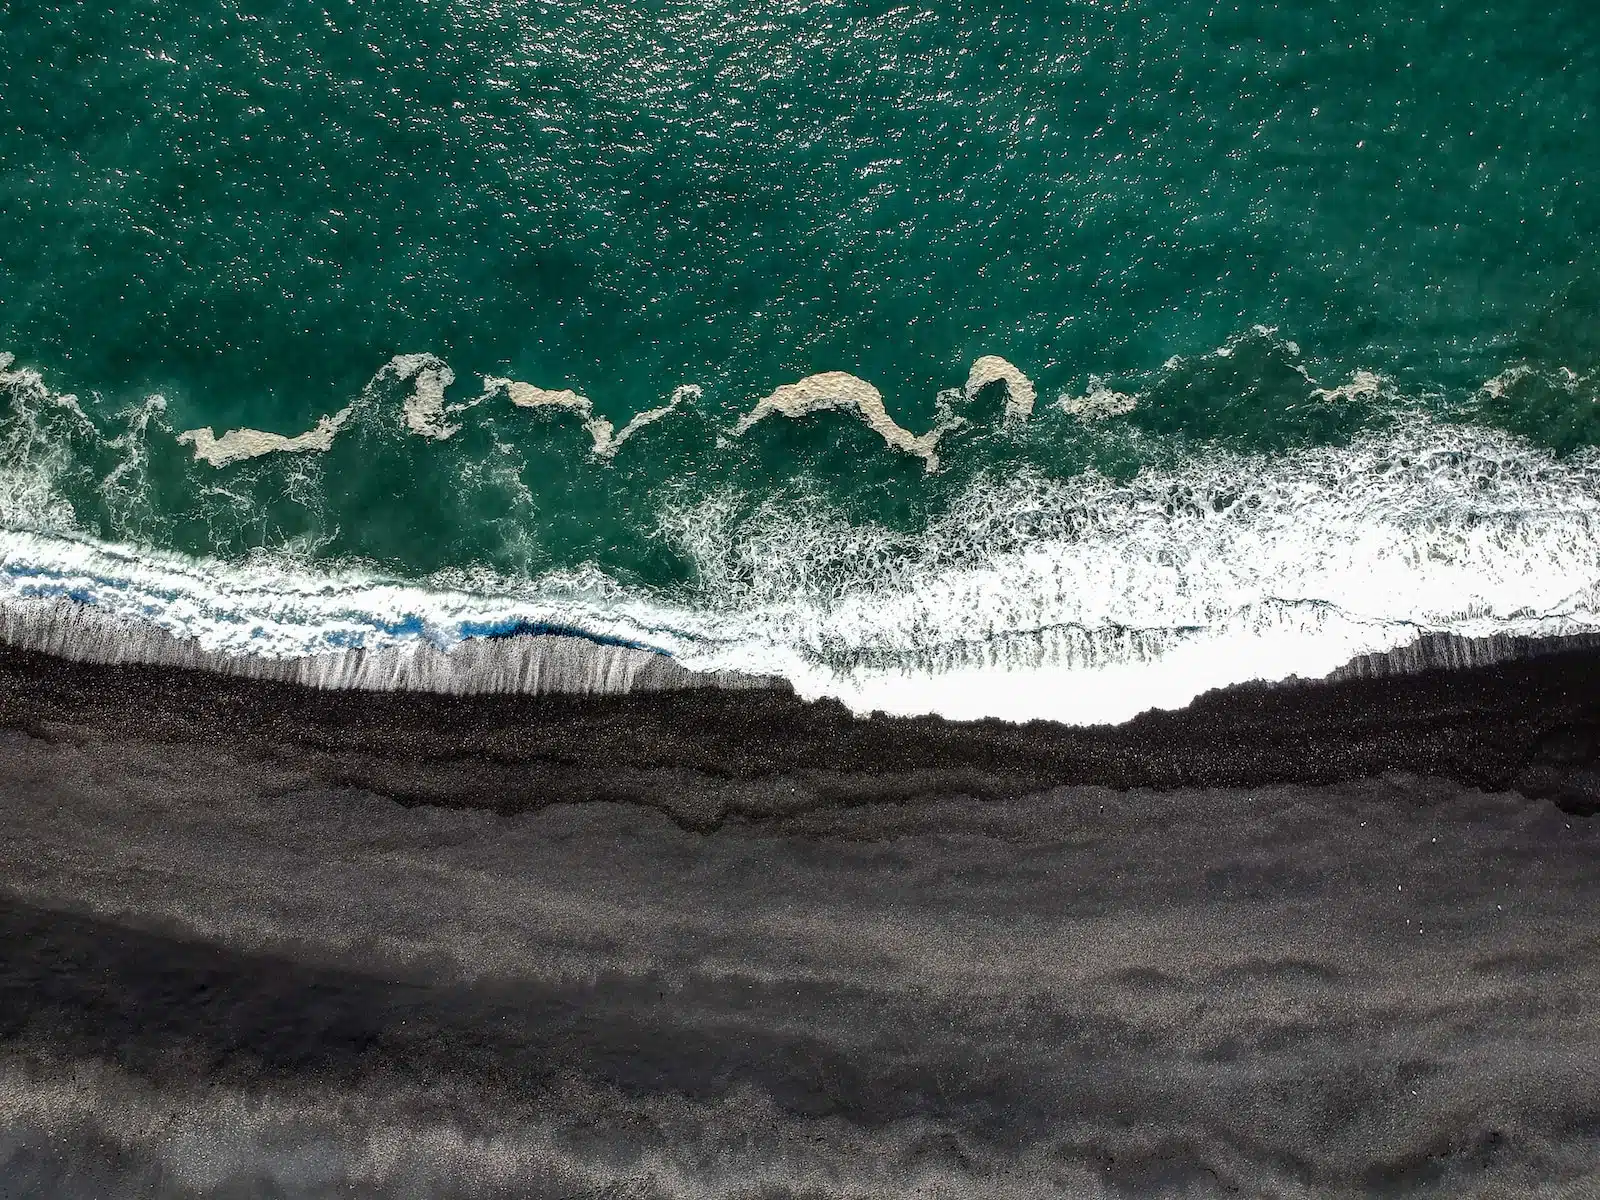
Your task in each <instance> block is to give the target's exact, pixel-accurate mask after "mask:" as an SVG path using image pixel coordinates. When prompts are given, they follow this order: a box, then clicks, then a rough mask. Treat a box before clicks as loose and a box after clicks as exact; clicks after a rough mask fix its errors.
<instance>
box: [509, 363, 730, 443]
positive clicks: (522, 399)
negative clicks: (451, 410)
mask: <svg viewBox="0 0 1600 1200" xmlns="http://www.w3.org/2000/svg"><path fill="white" fill-rule="evenodd" d="M500 392H504V393H505V394H506V397H507V398H508V399H509V400H510V401H511V403H512V404H514V405H516V406H517V407H518V408H531V409H551V410H555V411H559V412H569V413H572V414H573V415H575V416H576V417H578V419H579V420H580V421H581V422H582V424H583V427H584V429H585V430H587V431H588V433H589V436H590V438H591V439H593V441H594V450H593V453H594V455H595V457H596V458H611V457H612V456H613V455H615V454H616V452H617V450H618V449H619V448H620V447H621V446H622V444H623V443H624V442H626V441H627V440H628V439H629V438H631V437H632V436H633V435H634V434H635V433H637V432H638V431H639V430H641V429H643V428H644V427H645V426H647V425H651V424H653V423H654V422H656V421H659V420H660V419H661V418H662V417H665V416H667V415H668V414H669V413H672V412H674V411H675V410H676V409H677V407H678V406H679V405H680V404H682V403H683V402H684V401H685V400H694V399H698V398H699V397H700V395H701V390H700V387H699V385H698V384H693V383H686V384H682V385H680V386H678V387H676V388H674V389H673V391H672V397H671V399H669V400H668V401H667V403H665V404H663V405H661V406H660V407H659V408H651V409H646V410H645V411H643V412H639V413H635V414H634V415H633V417H632V418H631V419H630V420H629V421H628V423H627V424H626V425H624V426H623V427H622V429H621V430H620V431H619V430H617V429H616V427H615V426H614V425H612V423H611V421H610V419H609V418H607V417H600V416H596V415H595V411H594V404H593V403H592V402H591V401H590V400H589V398H588V397H587V396H582V395H579V394H578V393H577V392H574V391H572V390H570V389H568V388H562V389H559V390H557V389H551V388H541V387H535V386H534V385H533V384H531V383H519V382H518V381H517V380H515V379H505V378H501V377H500V376H496V375H485V376H484V377H483V395H482V396H480V397H479V399H480V400H486V399H488V398H490V397H491V396H495V395H497V394H499V393H500Z"/></svg>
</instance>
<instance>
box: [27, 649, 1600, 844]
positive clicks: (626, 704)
mask: <svg viewBox="0 0 1600 1200" xmlns="http://www.w3.org/2000/svg"><path fill="white" fill-rule="evenodd" d="M1530 650H1531V651H1535V652H1534V653H1530ZM1513 651H1516V652H1518V653H1520V655H1521V656H1520V657H1514V658H1505V657H1500V658H1499V660H1498V661H1496V660H1495V659H1496V657H1497V656H1503V655H1504V654H1506V653H1509V652H1513ZM1443 652H1452V651H1451V648H1450V647H1448V646H1446V647H1445V650H1444V651H1439V650H1438V648H1437V647H1436V648H1435V650H1434V653H1436V654H1437V653H1443ZM1453 652H1454V653H1457V654H1458V657H1459V654H1460V652H1461V651H1460V647H1456V648H1455V650H1454V651H1453ZM1481 654H1482V657H1485V658H1488V659H1489V661H1486V662H1479V663H1478V664H1477V665H1468V666H1458V667H1448V668H1442V667H1427V668H1426V669H1423V670H1420V671H1405V670H1384V669H1379V668H1374V666H1373V664H1372V663H1371V662H1367V663H1364V664H1360V669H1359V670H1357V669H1349V670H1346V671H1345V672H1343V673H1342V677H1338V675H1339V674H1340V673H1336V676H1335V677H1330V678H1329V679H1327V680H1319V681H1305V680H1287V681H1281V682H1274V683H1252V684H1244V685H1238V686H1235V687H1230V688H1226V689H1221V690H1218V691H1214V692H1209V693H1206V694H1204V695H1202V696H1200V697H1198V698H1197V699H1196V700H1194V701H1193V702H1192V703H1191V704H1189V705H1188V706H1186V707H1185V708H1182V709H1177V710H1170V711H1169V710H1151V711H1149V712H1146V713H1144V714H1142V715H1140V716H1138V717H1136V718H1134V719H1133V720H1130V721H1127V722H1124V723H1122V724H1120V725H1105V726H1069V725H1060V724H1055V723H1051V722H1044V721H1033V722H1028V723H1025V724H1012V723H1009V722H1005V721H1001V720H998V719H993V718H991V719H986V720H981V721H970V722H959V721H950V720H946V719H944V718H941V717H936V716H926V717H891V716H885V715H883V714H874V715H872V716H868V717H858V716H854V715H852V714H851V713H849V712H848V711H847V710H846V709H845V707H844V706H843V705H842V704H840V703H838V702H836V701H832V700H827V699H824V700H817V701H806V700H802V699H800V698H798V697H797V696H795V695H794V693H793V692H792V691H791V690H790V689H788V688H787V686H778V687H754V688H741V689H737V690H729V689H722V688H717V687H707V688H690V689H670V688H669V689H663V690H653V691H648V692H634V693H627V694H620V695H587V696H586V695H562V694H555V695H548V694H547V695H529V694H501V695H483V694H469V695H450V694H441V693H436V692H423V691H375V690H346V689H319V688H314V687H308V686H304V685H301V684H294V683H284V682H277V681H270V680H261V679H250V678H243V677H239V676H232V675H221V674H216V673H212V672H207V671H198V670H192V669H187V668H184V667H171V666H152V665H142V664H90V663H80V662H73V661H70V660H67V659H63V658H58V657H54V656H51V655H47V654H43V653H39V652H36V651H29V650H19V649H16V648H13V647H5V646H0V728H11V729H19V730H24V731H27V732H29V733H30V734H31V735H33V736H36V737H43V738H46V739H50V740H56V739H65V740H69V741H117V740H125V741H126V740H133V741H140V742H148V743H194V744H204V745H209V746H210V747H212V748H214V749H218V750H228V751H229V752H239V753H242V754H244V755H246V756H247V757H251V758H256V759H268V760H282V761H295V762H297V763H298V764H299V765H300V766H301V767H303V768H304V769H305V770H307V771H310V772H311V773H312V774H313V775H314V776H315V777H317V778H319V779H322V780H324V781H327V782H329V783H339V784H347V785H353V786H362V787H369V788H372V789H373V790H376V791H378V792H380V793H382V794H384V795H387V796H390V797H393V798H395V799H398V800H401V801H403V802H407V803H426V804H440V805H448V806H453V807H468V808H490V809H494V810H496V811H499V812H502V813H510V812H520V811H525V810H527V809H530V808H537V807H541V806H543V805H546V804H549V803H554V802H556V801H558V800H618V801H624V802H628V803H637V804H643V805H646V806H648V807H653V808H659V809H661V810H662V811H664V812H666V813H668V814H669V815H670V816H672V818H673V819H674V820H676V821H679V822H680V823H683V824H684V825H686V826H688V827H691V828H700V829H705V828H712V827H715V826H716V825H717V824H719V823H721V822H722V821H724V820H727V819H729V818H741V817H742V818H749V819H760V818H763V817H770V816H777V815H783V814H789V813H794V812H799V811H804V810H807V809H813V808H818V807H837V806H841V805H850V804H858V803H866V802H872V801H877V800H886V799H899V800H905V799H912V798H915V797H918V796H922V795H929V794H967V795H973V796H976V797H1010V796H1016V795H1020V794H1023V793H1026V792H1032V791H1040V790H1045V789H1048V788H1051V787H1059V786H1077V785H1089V786H1103V787H1109V788H1114V789H1119V790H1125V789H1129V788H1156V789H1170V788H1176V787H1253V786H1265V785H1274V784H1311V785H1320V784H1331V783H1337V782H1341V781H1346V780H1352V779H1359V778H1369V777H1374V776H1379V775H1383V774H1386V773H1391V772H1403V773H1409V774H1416V775H1428V776H1434V777H1438V778H1442V779H1449V780H1452V781H1454V782H1457V783H1460V784H1463V785H1467V786H1472V787H1481V788H1485V789H1488V790H1501V789H1505V788H1511V787H1515V788H1517V789H1519V790H1522V791H1524V792H1525V793H1526V794H1528V795H1530V796H1532V797H1535V798H1548V799H1551V800H1553V801H1555V802H1556V803H1557V804H1558V805H1559V806H1561V807H1562V808H1563V809H1564V810H1566V811H1568V812H1572V813H1575V814H1583V815H1587V814H1592V813H1595V812H1600V770H1597V767H1600V648H1597V647H1596V646H1594V645H1592V644H1589V639H1580V640H1575V641H1573V642H1571V643H1566V644H1562V643H1548V642H1546V643H1537V644H1534V645H1532V646H1531V647H1530V646H1528V645H1526V644H1525V645H1522V646H1521V647H1518V646H1517V645H1516V644H1515V643H1512V642H1509V641H1507V642H1505V643H1501V644H1499V645H1498V646H1488V647H1485V648H1483V649H1482V651H1481ZM1415 660H1416V661H1423V659H1422V656H1421V655H1416V656H1415ZM777 775H783V776H785V777H786V778H788V779H789V780H790V783H791V786H789V787H787V788H786V789H784V790H782V791H781V792H779V793H773V792H772V791H771V790H770V789H767V788H765V787H764V786H763V781H764V780H766V779H768V778H769V777H773V776H777Z"/></svg>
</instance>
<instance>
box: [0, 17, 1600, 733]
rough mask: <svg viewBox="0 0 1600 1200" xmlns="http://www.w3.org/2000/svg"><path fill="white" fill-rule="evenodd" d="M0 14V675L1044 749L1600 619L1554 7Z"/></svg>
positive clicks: (1583, 159) (1576, 72)
mask: <svg viewBox="0 0 1600 1200" xmlns="http://www.w3.org/2000/svg"><path fill="white" fill-rule="evenodd" d="M0 24H3V34H4V45H5V53H4V55H0V97H4V100H3V102H0V115H3V120H0V164H3V166H0V362H3V372H0V405H3V407H0V527H3V528H0V606H3V607H4V609H5V611H6V613H7V619H8V620H9V621H11V622H12V625H13V626H14V627H15V628H17V629H32V630H33V631H34V632H33V634H32V635H31V636H33V637H35V639H36V640H37V639H40V638H44V639H47V638H48V637H49V636H50V635H49V634H48V632H47V630H48V628H53V627H55V626H57V625H59V624H60V622H61V620H63V617H62V612H63V611H64V609H63V605H66V606H67V607H69V608H72V609H73V610H74V611H76V610H77V609H78V608H79V607H82V606H87V609H88V610H89V611H90V613H91V615H92V616H94V617H95V618H100V617H103V618H105V619H106V620H109V621H111V622H113V624H114V626H115V628H117V629H118V630H120V631H121V632H120V633H119V634H118V637H119V638H120V640H122V641H123V642H125V643H126V645H125V646H124V648H123V650H122V651H121V652H120V653H122V654H124V655H125V656H131V657H139V656H140V655H141V654H142V653H143V651H141V650H140V649H139V646H140V644H141V643H142V642H143V641H148V640H149V639H150V638H151V637H153V636H162V637H172V638H176V639H179V640H180V641H183V642H186V643H188V642H192V643H193V644H194V645H195V646H196V647H197V648H198V649H199V650H202V651H204V652H205V653H207V654H211V655H222V656H227V657H232V658H238V659H240V660H242V661H255V660H281V659H301V658H307V657H310V658H318V657H323V658H326V657H328V656H337V655H340V654H345V655H347V654H349V653H350V652H351V651H357V650H360V651H365V652H367V653H369V654H371V653H388V654H390V655H396V654H398V655H400V656H401V657H402V658H403V657H405V656H406V655H409V654H412V653H413V652H415V653H417V654H433V655H435V657H437V655H438V654H439V653H440V652H442V653H444V654H449V653H452V652H453V651H454V650H456V649H457V648H459V647H461V646H462V645H463V643H472V642H481V641H483V639H491V641H492V642H494V643H495V644H497V645H498V644H509V643H508V639H507V638H506V636H505V635H508V634H515V633H528V632H534V633H539V632H557V633H563V634H567V635H570V636H573V637H576V638H579V639H586V640H589V641H591V642H592V643H594V644H595V645H596V646H600V647H610V646H618V645H622V646H626V647H629V648H633V649H637V650H641V651H645V652H649V653H653V654H656V655H662V656H670V658H671V659H672V660H673V661H674V664H675V665H677V666H682V667H684V668H687V669H688V670H690V671H715V672H725V673H727V672H732V673H738V674H742V675H747V676H757V677H761V678H774V677H775V678H779V679H783V680H787V681H788V682H789V683H790V684H792V686H793V687H794V688H795V689H796V690H797V691H798V692H799V693H800V694H801V695H803V696H806V697H812V698H815V697H825V696H826V697H834V698H837V699H839V700H842V701H843V702H844V703H845V704H846V705H848V706H849V707H850V708H851V709H853V710H855V711H858V712H870V711H873V710H883V711H886V712H891V713H902V714H917V713H928V712H934V713H940V714H943V715H946V716H950V717H962V718H967V717H982V716H998V717H1002V718H1006V719H1012V720H1025V719H1031V718H1039V717H1043V718H1051V719H1055V720H1059V721H1066V722H1076V723H1083V722H1093V721H1106V720H1111V721H1118V720H1124V719H1127V718H1128V717H1131V716H1133V715H1134V714H1136V713H1138V712H1140V711H1143V710H1145V709H1147V708H1150V707H1152V706H1155V707H1178V706H1181V705H1183V704H1185V703H1187V702H1188V701H1189V700H1190V699H1192V698H1193V697H1194V696H1195V695H1197V694H1199V693H1200V692H1203V691H1205V690H1207V689H1208V688H1212V687H1217V686H1223V685H1227V684H1233V683H1238V682H1241V681H1244V680H1248V679H1255V678H1284V677H1287V676H1291V675H1300V676H1307V677H1319V676H1322V675H1325V674H1327V673H1328V672H1330V671H1332V670H1334V669H1335V668H1337V667H1339V666H1341V665H1342V664H1344V663H1345V662H1347V661H1349V660H1350V659H1351V658H1353V657H1356V656H1358V655H1362V654H1370V653H1375V652H1382V651H1386V650H1390V649H1393V648H1395V647H1398V646H1403V645H1405V644H1407V643H1409V642H1411V641H1414V640H1415V639H1416V638H1417V637H1418V636H1420V635H1423V634H1439V633H1445V634H1456V635H1461V636H1464V637H1474V638H1476V637H1486V636H1492V635H1495V634H1506V635H1516V636H1550V635H1563V634H1571V633H1577V632H1585V631H1592V630H1595V629H1597V628H1600V540H1597V538H1596V526H1595V521H1596V516H1597V513H1600V452H1597V450H1596V448H1595V447H1596V444H1597V443H1600V196H1597V195H1596V192H1597V191H1600V21H1597V19H1596V14H1595V11H1594V10H1593V8H1592V6H1591V5H1589V4H1588V3H1576V2H1572V0H1568V2H1563V0H1557V2H1556V3H1551V4H1544V5H1536V6H1526V5H1501V6H1494V7H1492V8H1491V9H1489V10H1483V9H1482V6H1475V5H1469V4H1465V3H1456V2H1454V0H1385V2H1382V3H1373V4H1366V5H1360V6H1349V5H1345V6H1331V5H1275V4H1265V3H1247V4H1240V5H1216V4H1212V3H1209V2H1200V0H1169V2H1167V3H1161V4H1156V3H1150V2H1138V0H1119V2H1105V3H1065V2H1062V3H1051V4H1033V5H1005V4H984V3H971V2H963V3H956V4H949V5H942V6H938V7H918V6H914V5H907V6H900V7H885V6H872V5H866V4H860V3H832V4H822V3H766V2H763V3H757V4H725V3H721V2H717V0H694V2H681V3H678V2H674V3H646V4H609V3H561V2H549V3H537V4H534V3H528V4H482V3H476V2H474V3H461V2H456V3H448V4H447V3H418V2H409V3H406V4H389V3H380V4H373V5H364V6H359V7H358V6H351V5H343V4H266V3H255V2H254V0H247V2H244V3H224V4H219V5H216V6H208V7H205V8H204V9H203V10H197V11H190V10H185V11H182V12H180V11H179V10H177V9H176V8H174V7H172V6H171V5H170V4H166V3H162V2H155V0H153V2H150V3H143V4H138V5H127V6H120V5H119V6H111V7H104V6H102V7H98V8H96V7H86V6H81V5H68V4H42V5H32V4H30V5H24V6H21V7H17V6H13V7H11V8H9V9H8V10H7V11H6V13H5V14H4V15H3V16H0ZM80 615H81V614H80ZM18 636H22V635H20V634H19V635H18ZM23 640H26V638H24V639H23ZM486 645H487V644H486ZM493 650H494V647H493V646H487V650H485V648H484V647H480V648H479V652H478V657H477V659H475V661H486V660H487V659H490V658H492V657H493ZM413 674H414V677H415V678H414V680H413V681H414V682H417V683H418V685H419V686H428V681H427V672H426V671H422V672H414V673H413ZM452 678H456V679H457V682H456V683H455V684H452V685H451V686H464V687H469V688H470V687H481V688H512V689H515V688H516V687H519V686H524V685H526V683H527V681H526V679H524V680H523V683H522V684H518V683H517V682H516V681H515V680H512V681H510V682H507V679H506V677H505V676H504V673H502V674H500V675H495V676H493V677H492V678H491V677H490V676H484V677H482V678H478V677H473V678H474V679H476V682H473V680H472V679H468V680H467V682H465V683H462V682H461V679H462V678H465V677H464V676H462V674H461V672H459V671H458V672H456V675H455V676H453V677H452ZM594 686H600V685H598V684H596V685H594ZM608 686H609V685H608Z"/></svg>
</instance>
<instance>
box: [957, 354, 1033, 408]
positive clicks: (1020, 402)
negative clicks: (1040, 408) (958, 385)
mask: <svg viewBox="0 0 1600 1200" xmlns="http://www.w3.org/2000/svg"><path fill="white" fill-rule="evenodd" d="M996 383H999V384H1002V385H1004V387H1005V390H1006V413H1005V419H1006V421H1007V422H1012V423H1020V422H1023V421H1026V420H1027V419H1028V418H1029V417H1030V416H1032V415H1033V404H1034V400H1035V399H1036V397H1037V393H1036V392H1035V390H1034V386H1033V380H1031V379H1029V378H1028V377H1027V376H1026V375H1024V374H1023V373H1022V372H1021V371H1020V370H1019V369H1018V368H1017V367H1015V366H1014V365H1012V364H1011V363H1009V362H1007V361H1006V360H1005V359H1003V358H1001V357H999V356H998V355H995V354H985V355H983V356H982V357H981V358H979V359H977V360H976V361H974V362H973V364H972V370H971V371H970V372H968V374H967V387H966V393H965V394H966V399H967V400H968V401H969V402H970V401H971V400H972V399H973V398H974V397H975V396H977V394H978V393H979V392H981V391H982V390H983V389H984V388H986V387H989V386H990V385H991V384H996Z"/></svg>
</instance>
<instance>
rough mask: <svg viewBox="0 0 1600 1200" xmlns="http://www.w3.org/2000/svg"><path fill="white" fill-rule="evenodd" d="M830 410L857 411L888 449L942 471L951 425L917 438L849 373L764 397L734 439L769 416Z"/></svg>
mask: <svg viewBox="0 0 1600 1200" xmlns="http://www.w3.org/2000/svg"><path fill="white" fill-rule="evenodd" d="M830 409H851V410H854V412H855V413H856V415H857V416H859V417H860V418H861V420H862V422H863V423H865V425H866V426H867V428H869V429H871V430H872V431H873V432H874V433H876V434H877V435H878V436H879V437H881V438H882V439H883V440H884V441H885V442H886V443H888V445H889V446H891V447H893V448H894V449H896V450H899V451H901V452H903V453H905V454H911V455H914V456H916V457H917V458H920V459H922V461H923V463H924V465H925V466H926V468H927V469H928V470H929V471H937V470H938V469H939V455H938V452H937V447H938V445H939V439H940V438H941V437H942V436H944V434H945V433H946V432H948V431H949V430H950V429H951V428H953V427H954V423H953V422H952V421H949V420H946V421H941V422H940V423H938V424H936V425H935V426H934V427H933V428H932V429H930V430H929V431H928V432H927V433H924V434H920V435H919V434H914V433H912V432H911V431H910V430H909V429H906V428H904V427H902V426H901V425H899V424H897V423H896V422H895V419H894V418H893V417H891V416H890V415H889V410H888V409H887V408H886V407H884V403H883V393H881V392H880V391H878V389H877V388H875V387H873V386H872V385H871V384H870V383H868V382H867V381H866V380H865V379H860V378H858V377H857V376H855V375H851V374H849V373H848V372H846V371H824V372H822V373H821V374H818V375H808V376H806V377H805V378H804V379H801V380H799V381H798V382H796V383H786V384H783V385H782V386H781V387H779V388H777V389H776V390H775V391H774V392H772V394H771V395H768V396H765V397H763V398H762V399H761V400H760V401H758V402H757V403H756V406H755V407H754V408H752V409H751V410H750V411H749V412H748V413H746V414H745V415H744V416H742V417H740V418H739V422H738V424H736V425H735V426H734V428H733V432H734V434H735V436H739V435H742V434H744V433H745V432H746V431H748V430H749V429H750V427H751V426H753V425H755V424H756V423H757V422H758V421H762V420H764V419H765V418H767V417H769V416H774V415H776V416H781V417H789V418H791V419H793V418H797V417H804V416H809V415H810V414H811V413H815V412H825V411H828V410H830Z"/></svg>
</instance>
